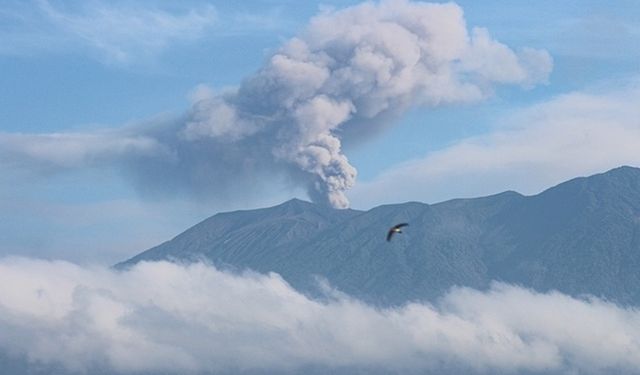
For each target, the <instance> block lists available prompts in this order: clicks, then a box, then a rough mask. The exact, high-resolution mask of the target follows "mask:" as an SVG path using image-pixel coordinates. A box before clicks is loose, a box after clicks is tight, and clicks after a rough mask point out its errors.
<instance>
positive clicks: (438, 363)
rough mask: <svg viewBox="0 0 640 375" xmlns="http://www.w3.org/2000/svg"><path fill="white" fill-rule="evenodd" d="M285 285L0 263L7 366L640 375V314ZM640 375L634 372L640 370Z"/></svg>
mask: <svg viewBox="0 0 640 375" xmlns="http://www.w3.org/2000/svg"><path fill="white" fill-rule="evenodd" d="M328 293H329V294H330V298H328V299H327V300H326V301H317V300H313V299H309V298H307V297H306V296H304V295H302V294H300V293H298V292H297V291H296V290H294V289H292V288H291V287H290V286H289V285H288V284H287V283H286V282H285V281H284V280H283V279H282V278H281V277H280V276H279V275H277V274H268V275H263V274H257V273H251V272H246V273H242V274H233V273H228V272H224V271H221V270H218V269H216V268H215V267H214V266H211V265H206V264H191V265H178V264H172V263H168V262H155V263H141V264H138V265H137V266H135V267H133V268H132V269H130V270H128V271H114V270H111V269H107V268H100V267H93V268H92V267H86V268H85V267H80V266H78V265H74V264H72V263H67V262H62V261H59V262H49V261H42V260H33V259H26V258H4V259H1V260H0V332H2V335H0V352H2V353H3V355H2V356H0V358H1V357H3V356H4V357H9V358H28V361H29V362H30V363H31V366H43V365H57V366H62V367H64V368H66V369H67V370H69V371H72V372H73V371H90V370H92V369H96V368H101V369H109V370H111V371H114V372H118V373H125V374H126V373H134V372H141V371H149V372H158V371H168V372H170V373H176V374H177V373H180V374H185V373H202V372H204V373H209V372H211V373H216V372H243V371H265V372H268V371H274V372H279V373H281V372H285V371H293V372H295V371H301V369H304V368H308V367H315V368H317V367H321V368H328V369H339V368H342V369H344V368H354V369H356V368H357V369H376V370H380V371H385V372H389V373H396V372H398V373H412V372H414V371H416V372H421V373H424V372H425V371H426V372H429V371H434V373H440V372H442V371H459V370H463V372H465V373H518V372H533V373H603V372H606V371H609V370H614V369H616V370H617V369H619V370H621V371H628V372H629V373H633V371H636V369H638V368H640V340H639V339H638V337H640V312H639V311H637V310H636V309H633V308H623V307H619V306H616V305H615V304H612V303H608V302H606V301H602V300H598V299H576V298H572V297H569V296H566V295H563V294H560V293H545V294H541V293H536V292H534V291H531V290H528V289H523V288H520V287H516V286H512V285H506V284H494V285H493V286H492V288H491V289H490V290H488V291H485V292H482V291H477V290H472V289H467V288H456V289H452V290H451V291H450V292H449V293H447V294H446V295H445V296H443V297H442V298H441V299H440V300H439V301H437V302H435V303H434V304H428V303H410V304H407V305H405V306H402V307H398V308H389V309H379V308H374V307H371V306H368V305H366V304H364V303H362V302H359V301H357V300H355V299H352V298H350V297H348V296H345V295H342V294H341V293H338V292H336V291H330V292H328ZM636 373H637V372H636Z"/></svg>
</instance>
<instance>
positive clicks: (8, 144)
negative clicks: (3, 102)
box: [0, 131, 170, 169]
mask: <svg viewBox="0 0 640 375" xmlns="http://www.w3.org/2000/svg"><path fill="white" fill-rule="evenodd" d="M130 155H140V156H145V155H147V156H151V155H159V156H160V157H170V155H168V152H167V151H166V149H164V148H163V146H162V145H161V144H160V143H159V142H158V141H157V140H155V139H151V138H149V137H145V136H141V135H127V134H123V133H122V132H117V131H102V132H94V133H52V134H21V133H0V165H2V164H5V165H17V166H18V167H25V166H29V167H33V166H37V169H43V168H45V167H48V168H56V169H57V168H77V167H85V166H95V165H101V164H104V163H113V161H114V160H118V159H119V158H122V157H124V156H130Z"/></svg>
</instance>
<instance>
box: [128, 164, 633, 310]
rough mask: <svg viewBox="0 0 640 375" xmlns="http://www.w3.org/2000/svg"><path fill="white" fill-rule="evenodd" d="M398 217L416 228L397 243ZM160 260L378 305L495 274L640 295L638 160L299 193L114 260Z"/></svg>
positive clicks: (568, 288) (531, 283)
mask: <svg viewBox="0 0 640 375" xmlns="http://www.w3.org/2000/svg"><path fill="white" fill-rule="evenodd" d="M399 222H408V223H410V226H409V227H407V228H405V230H404V233H402V234H399V235H396V236H394V238H393V240H392V241H391V242H387V241H386V238H385V236H386V232H387V229H388V228H389V227H390V226H392V225H394V224H396V223H399ZM160 259H168V260H174V261H194V260H200V259H207V260H210V261H212V262H213V263H214V264H216V265H217V266H218V267H226V268H231V269H245V268H250V269H253V270H256V271H260V272H270V271H273V272H277V273H279V274H281V275H282V276H283V277H284V278H285V279H286V280H287V281H288V282H290V283H291V284H292V285H293V286H294V287H296V288H298V289H300V290H302V291H305V292H309V293H314V290H316V289H315V288H316V286H317V278H316V276H319V277H321V278H326V279H327V280H328V281H329V282H330V283H331V285H333V286H334V287H336V288H338V289H339V290H341V291H343V292H345V293H348V294H350V295H353V296H356V297H358V298H361V299H363V300H365V301H367V302H369V303H375V304H378V305H394V304H400V303H404V302H407V301H410V300H432V299H434V298H437V297H438V296H440V295H442V294H443V293H444V292H445V291H447V290H448V289H449V288H451V287H452V286H454V285H459V286H469V287H473V288H478V289H483V288H486V287H487V286H488V285H489V284H490V283H491V281H493V280H498V281H505V282H509V283H516V284H520V285H523V286H526V287H531V288H534V289H536V290H539V291H548V290H552V289H555V290H559V291H561V292H563V293H567V294H570V295H574V296H577V295H583V294H591V295H595V296H599V297H603V298H607V299H609V300H612V301H615V302H618V303H623V304H640V272H638V270H639V269H640V169H638V168H632V167H620V168H616V169H613V170H611V171H608V172H606V173H603V174H598V175H594V176H590V177H581V178H576V179H572V180H570V181H567V182H565V183H562V184H560V185H557V186H555V187H552V188H550V189H548V190H546V191H544V192H542V193H540V194H537V195H534V196H523V195H521V194H518V193H516V192H512V191H508V192H504V193H501V194H497V195H493V196H488V197H482V198H473V199H454V200H450V201H446V202H442V203H438V204H433V205H428V204H424V203H418V202H408V203H402V204H392V205H384V206H379V207H376V208H373V209H371V210H368V211H357V210H336V209H331V208H327V207H321V206H318V205H315V204H312V203H309V202H304V201H301V200H297V199H294V200H291V201H288V202H285V203H283V204H281V205H278V206H275V207H270V208H263V209H258V210H247V211H236V212H228V213H220V214H217V215H215V216H213V217H211V218H209V219H207V220H205V221H203V222H201V223H200V224H198V225H196V226H194V227H192V228H191V229H189V230H187V231H185V232H184V233H182V234H180V235H178V236H177V237H175V238H174V239H172V240H170V241H168V242H165V243H163V244H161V245H159V246H157V247H154V248H152V249H149V250H147V251H145V252H143V253H141V254H139V255H137V256H135V257H133V258H131V259H129V260H127V261H125V262H123V263H120V264H118V265H116V267H119V268H123V267H128V266H130V265H132V264H135V263H137V262H139V261H143V260H160Z"/></svg>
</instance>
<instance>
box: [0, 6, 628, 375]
mask: <svg viewBox="0 0 640 375" xmlns="http://www.w3.org/2000/svg"><path fill="white" fill-rule="evenodd" d="M638 45H640V3H638V2H637V1H636V0H619V1H616V2H604V1H595V0H593V1H591V0H581V1H573V0H568V1H561V2H560V1H550V0H549V1H547V0H540V1H536V2H535V5H532V2H530V1H524V0H515V1H508V2H507V1H497V0H495V1H493V0H487V1H482V2H480V1H472V0H468V1H466V0H465V1H459V2H455V3H453V2H451V3H450V2H429V3H428V2H419V1H409V0H386V1H379V2H378V1H376V2H361V1H355V0H354V1H342V0H333V1H332V0H327V1H304V2H300V1H292V0H282V1H278V0H247V1H242V2H231V1H214V0H207V1H205V0H185V1H180V2H176V1H170V0H147V1H135V0H115V1H102V0H88V1H79V0H77V1H76V0H26V1H22V0H3V1H2V7H0V332H1V333H2V334H0V364H3V365H4V366H5V367H4V368H7V367H6V366H9V367H8V368H10V369H12V371H14V373H16V374H17V373H20V371H22V372H23V373H33V372H35V373H43V372H44V373H52V372H55V373H74V374H78V373H98V372H97V371H103V372H104V371H110V372H111V373H118V374H131V373H137V374H143V373H145V372H146V373H158V372H160V371H169V373H179V374H191V373H193V374H195V373H237V372H244V373H253V374H255V373H269V372H273V373H286V372H291V373H295V372H296V371H298V372H304V373H308V372H309V371H313V370H316V373H325V372H327V371H326V370H327V369H330V370H332V371H333V372H339V370H344V371H345V372H349V371H351V370H354V369H355V372H357V373H381V374H390V373H402V374H412V373H425V371H432V372H434V373H441V372H444V373H448V372H458V373H465V374H474V373H479V374H487V373H504V374H509V373H548V372H551V373H561V374H576V373H580V374H583V373H584V374H590V373H593V374H599V373H605V372H612V371H618V370H619V371H626V372H630V373H633V372H634V371H636V372H637V369H638V368H639V367H640V361H639V358H640V344H639V342H638V339H637V337H638V336H639V335H640V329H639V327H640V315H639V313H638V309H637V308H635V307H627V306H619V305H616V304H614V303H611V302H608V301H604V300H600V299H598V298H593V297H580V298H575V297H571V296H567V295H563V294H561V293H558V292H553V291H552V292H548V293H538V292H535V291H532V290H529V289H525V288H522V287H519V286H514V285H508V284H502V283H495V284H493V285H492V286H491V287H490V288H488V289H487V290H483V291H479V290H473V289H468V288H453V289H451V290H450V291H449V292H447V293H446V294H444V295H443V296H442V297H441V298H439V299H438V300H436V301H432V302H431V303H428V302H415V303H408V304H406V305H403V306H395V307H389V308H380V307H375V306H370V305H367V304H365V303H363V302H361V301H358V300H356V299H353V298H352V297H350V296H348V295H345V294H343V293H341V292H340V291H338V290H335V289H333V288H332V287H331V285H327V284H322V285H321V287H322V288H324V289H323V290H324V292H325V293H326V296H325V298H324V299H322V300H317V299H311V298H309V297H308V296H305V295H303V294H301V293H299V292H298V291H296V290H294V289H293V288H291V286H290V285H289V284H287V283H286V282H285V281H284V280H283V279H282V277H280V276H279V275H277V274H274V273H271V274H258V273H254V272H251V271H244V272H240V273H233V272H230V271H228V270H220V269H217V268H216V267H215V265H212V264H204V263H196V264H191V265H179V264H172V263H167V262H152V263H140V264H137V265H136V266H134V267H132V268H131V269H129V270H121V271H116V270H114V269H113V268H110V267H109V266H110V265H112V264H114V263H117V262H120V261H123V260H125V259H127V258H129V257H131V256H133V255H136V254H138V253H139V252H141V251H143V250H146V249H148V248H150V247H152V246H155V245H158V244H160V243H162V242H164V241H167V240H169V239H171V238H172V237H174V236H176V235H177V234H179V233H180V232H182V231H184V230H186V229H187V228H189V227H191V226H193V225H194V224H196V223H198V222H199V221H201V220H203V219H205V218H207V217H209V216H211V215H213V214H215V213H218V212H221V211H230V210H237V209H251V208H259V207H265V206H271V205H275V204H279V203H281V202H283V201H285V200H288V199H291V198H294V197H297V198H302V199H306V200H312V201H314V202H317V203H318V204H322V205H329V206H332V207H335V208H345V207H352V208H356V209H369V208H372V207H375V206H378V205H380V204H386V203H402V202H406V201H422V202H426V203H437V202H441V201H445V200H448V199H453V198H460V197H477V196H483V195H489V194H495V193H499V192H502V191H506V190H516V191H518V192H521V193H523V194H537V193H539V192H541V191H543V190H544V189H546V188H549V187H551V186H553V185H555V184H557V183H560V182H562V181H565V180H567V179H570V178H573V177H577V176H586V175H590V174H594V173H600V172H603V171H606V170H608V169H611V168H615V167H618V166H620V165H631V166H636V167H640V153H638V152H637V150H638V147H637V145H638V144H640V106H639V105H638V103H639V102H640V49H638V48H637V46H638ZM363 338H366V339H365V340H363ZM25 369H27V370H25ZM32 370H33V371H32ZM63 370H64V371H63ZM334 370H335V371H334ZM29 371H32V372H29ZM38 371H40V372H38Z"/></svg>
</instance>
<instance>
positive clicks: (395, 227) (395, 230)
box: [387, 223, 409, 242]
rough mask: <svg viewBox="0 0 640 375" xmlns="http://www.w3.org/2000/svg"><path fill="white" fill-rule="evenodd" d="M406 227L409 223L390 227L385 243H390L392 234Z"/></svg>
mask: <svg viewBox="0 0 640 375" xmlns="http://www.w3.org/2000/svg"><path fill="white" fill-rule="evenodd" d="M407 225H409V223H400V224H396V225H394V226H392V227H391V228H390V229H389V232H387V242H388V241H391V237H393V234H394V233H398V232H400V228H402V227H406V226H407Z"/></svg>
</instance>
